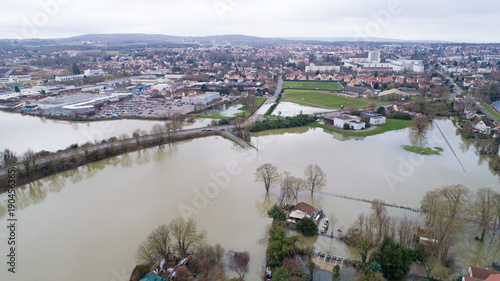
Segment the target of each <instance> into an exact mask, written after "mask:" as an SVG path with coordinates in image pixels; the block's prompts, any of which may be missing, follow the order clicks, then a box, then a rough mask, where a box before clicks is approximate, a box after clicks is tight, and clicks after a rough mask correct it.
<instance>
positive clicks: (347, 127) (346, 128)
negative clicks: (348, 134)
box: [343, 123, 351, 130]
mask: <svg viewBox="0 0 500 281" xmlns="http://www.w3.org/2000/svg"><path fill="white" fill-rule="evenodd" d="M343 128H344V130H349V129H350V128H351V126H349V124H347V123H344V127H343Z"/></svg>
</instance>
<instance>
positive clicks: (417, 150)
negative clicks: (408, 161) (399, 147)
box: [403, 145, 443, 155]
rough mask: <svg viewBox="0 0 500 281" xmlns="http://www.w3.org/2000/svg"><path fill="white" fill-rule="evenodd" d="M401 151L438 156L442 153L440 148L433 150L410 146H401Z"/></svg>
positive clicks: (436, 147)
mask: <svg viewBox="0 0 500 281" xmlns="http://www.w3.org/2000/svg"><path fill="white" fill-rule="evenodd" d="M403 149H404V150H406V151H409V152H413V153H417V154H423V155H432V154H435V155H439V152H440V151H443V149H442V148H441V147H438V146H435V147H434V149H432V148H430V147H420V146H411V145H403Z"/></svg>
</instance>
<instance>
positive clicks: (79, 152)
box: [0, 125, 250, 177]
mask: <svg viewBox="0 0 500 281" xmlns="http://www.w3.org/2000/svg"><path fill="white" fill-rule="evenodd" d="M230 128H231V127H230V126H229V125H222V126H215V127H210V128H208V127H205V128H196V129H188V130H181V131H178V132H175V133H171V136H181V135H188V134H195V133H201V132H205V131H220V132H221V133H223V134H224V135H226V136H227V137H229V138H230V139H232V140H234V141H235V142H237V143H238V144H240V145H241V146H242V147H244V148H249V147H250V146H249V145H248V144H247V143H246V142H244V141H243V140H242V139H240V138H238V137H237V136H235V135H234V134H232V133H229V132H228V131H227V130H229V129H230ZM156 137H157V136H156V135H146V136H141V142H144V141H155V140H156ZM163 137H164V138H165V139H167V138H168V134H167V133H164V134H163ZM123 143H125V144H129V145H131V144H135V143H136V139H135V138H130V139H126V140H124V141H116V142H114V143H105V144H98V145H94V146H90V147H86V148H78V149H73V150H69V151H65V152H62V153H59V154H56V155H50V156H47V157H42V158H38V159H36V160H35V164H38V165H43V164H45V163H47V162H49V161H54V160H60V159H66V158H70V157H73V156H75V155H82V156H83V155H85V150H87V151H88V152H93V151H96V150H102V149H105V148H106V147H113V146H120V145H122V144H123ZM15 167H17V168H18V169H20V170H24V164H22V163H17V164H14V165H10V166H7V167H3V168H1V169H0V177H1V176H5V175H6V174H7V172H8V170H9V169H13V168H15Z"/></svg>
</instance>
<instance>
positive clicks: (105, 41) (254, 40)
mask: <svg viewBox="0 0 500 281" xmlns="http://www.w3.org/2000/svg"><path fill="white" fill-rule="evenodd" d="M352 42H357V43H360V44H370V43H390V42H393V43H413V42H422V43H445V42H444V41H442V42H439V41H406V40H400V39H391V38H377V37H373V38H357V37H287V38H270V37H256V36H248V35H241V34H229V35H212V36H172V35H163V34H142V33H123V34H86V35H80V36H74V37H69V38H56V39H24V40H12V39H11V40H0V45H2V44H12V43H15V44H20V45H25V46H47V45H74V44H75V45H78V44H80V45H81V44H84V45H86V46H87V47H86V48H92V47H91V46H92V45H94V46H96V47H97V45H101V46H102V45H107V46H130V45H136V44H145V45H147V46H148V47H160V46H163V47H180V46H186V45H199V44H203V45H232V46H238V45H239V46H252V47H261V46H279V45H288V44H316V45H320V44H342V43H352ZM75 48H77V47H75ZM80 48H82V47H80Z"/></svg>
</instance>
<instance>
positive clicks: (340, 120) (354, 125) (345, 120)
mask: <svg viewBox="0 0 500 281" xmlns="http://www.w3.org/2000/svg"><path fill="white" fill-rule="evenodd" d="M326 119H329V118H325V123H327V124H331V122H328V121H329V120H326ZM330 120H331V119H330ZM344 124H348V125H349V128H350V129H353V130H361V129H364V128H365V126H366V124H365V122H361V120H359V119H354V118H352V117H350V116H347V115H339V116H335V117H334V118H333V126H335V127H338V128H344Z"/></svg>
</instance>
